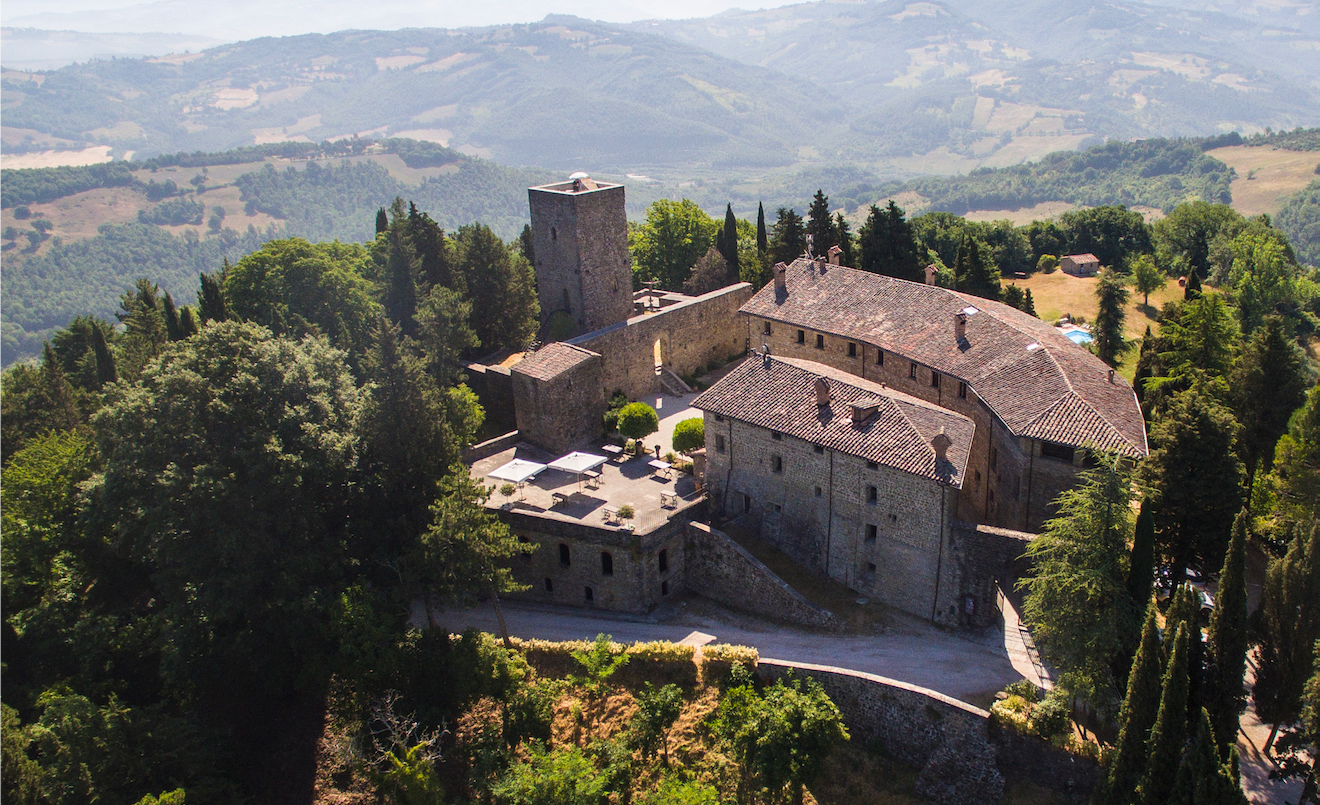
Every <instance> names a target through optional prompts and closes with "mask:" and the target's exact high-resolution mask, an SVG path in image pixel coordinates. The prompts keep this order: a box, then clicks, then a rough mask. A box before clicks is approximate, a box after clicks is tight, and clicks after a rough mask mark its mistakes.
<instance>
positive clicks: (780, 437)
mask: <svg viewBox="0 0 1320 805" xmlns="http://www.w3.org/2000/svg"><path fill="white" fill-rule="evenodd" d="M770 438H771V439H774V440H775V441H776V442H782V441H784V434H782V433H780V432H779V431H777V430H772V431H770Z"/></svg>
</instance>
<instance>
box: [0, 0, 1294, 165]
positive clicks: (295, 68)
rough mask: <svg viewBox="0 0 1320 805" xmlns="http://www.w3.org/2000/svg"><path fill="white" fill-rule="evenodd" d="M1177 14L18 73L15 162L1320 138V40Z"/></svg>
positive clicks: (823, 151)
mask: <svg viewBox="0 0 1320 805" xmlns="http://www.w3.org/2000/svg"><path fill="white" fill-rule="evenodd" d="M1169 3H1170V4H1168V5H1150V4H1141V3H1134V2H1098V1H1096V0H1081V2H1076V1H1075V0H1024V1H1023V2H1015V3H1014V2H1007V0H988V1H986V2H981V1H980V0H978V1H977V2H972V0H940V2H924V1H923V2H909V0H885V2H872V1H870V0H863V1H862V2H821V3H807V4H800V5H793V6H786V7H783V8H779V9H773V10H768V11H758V12H742V11H734V12H727V13H725V14H721V15H718V16H716V17H711V18H706V19H700V20H686V21H656V22H648V23H635V24H630V25H608V24H603V23H594V22H588V21H585V20H581V19H577V18H569V17H549V18H546V19H545V20H543V21H542V22H539V23H533V24H527V25H504V26H494V27H487V28H476V29H462V30H442V29H408V30H400V31H345V32H340V33H335V34H328V35H322V34H314V35H304V36H295V37H287V38H263V39H255V40H250V41H245V42H239V43H235V44H227V45H223V46H219V47H215V48H211V49H209V50H205V51H203V52H194V53H190V54H178V55H174V56H166V57H155V58H147V59H115V60H102V61H92V62H90V63H86V64H78V65H72V66H69V67H65V68H63V69H60V70H57V71H54V72H47V73H34V74H29V73H21V72H15V71H10V70H6V71H5V72H4V73H3V77H2V79H0V101H2V103H3V114H4V127H3V132H0V134H3V152H4V153H5V154H6V155H12V154H17V153H23V152H34V151H42V150H46V149H51V148H62V149H74V150H76V149H80V148H84V147H86V146H89V145H94V146H99V147H101V151H100V152H97V153H94V154H93V157H97V155H98V154H99V153H106V152H108V153H109V154H110V155H112V156H117V157H122V156H124V155H126V154H128V153H129V152H133V153H134V154H135V155H136V156H137V157H138V158H141V157H143V156H150V155H153V154H159V153H168V152H174V151H191V150H195V149H204V150H210V151H219V150H224V149H228V148H232V147H235V146H241V145H248V144H254V143H266V142H275V141H280V140H295V141H299V140H305V141H320V140H323V139H328V138H335V137H345V136H352V135H354V134H359V135H363V136H372V137H380V136H391V135H398V136H404V137H413V138H417V139H424V140H432V141H436V142H440V143H442V144H446V145H448V146H450V147H453V148H456V149H457V150H459V151H461V152H463V153H467V154H471V155H480V156H484V157H489V158H492V159H494V160H496V161H498V162H502V163H504V164H508V165H536V166H540V167H543V168H548V169H553V170H565V169H578V168H586V169H589V170H596V171H605V172H612V173H618V174H625V175H627V174H632V175H633V176H634V177H644V176H652V177H656V178H664V179H667V180H669V181H671V182H674V183H677V184H679V185H681V184H682V182H684V181H693V182H711V181H715V182H733V183H737V182H739V181H743V180H747V181H763V180H764V178H765V177H766V176H767V175H783V176H784V177H792V176H794V175H806V176H810V177H815V176H817V175H820V174H822V173H829V172H831V171H842V172H843V173H845V174H847V175H848V176H849V177H850V179H851V180H858V178H859V177H861V178H863V179H874V180H882V179H886V178H891V177H907V176H913V175H917V174H921V173H959V172H966V171H968V170H970V169H972V168H975V167H978V166H1002V165H1012V164H1017V163H1020V162H1022V161H1023V160H1026V159H1032V158H1036V157H1039V156H1041V155H1043V154H1045V153H1048V152H1052V151H1058V150H1066V149H1073V148H1078V147H1081V146H1084V145H1088V144H1093V143H1096V142H1100V141H1102V140H1104V139H1106V138H1120V139H1129V138H1135V137H1146V136H1182V135H1205V134H1213V133H1216V132H1219V131H1227V130H1232V129H1236V130H1240V131H1254V130H1259V129H1262V128H1265V127H1267V126H1268V127H1273V128H1275V129H1280V128H1292V127H1294V126H1297V125H1306V126H1311V125H1317V124H1320V17H1318V15H1314V14H1305V13H1302V12H1304V11H1305V10H1306V9H1305V8H1304V7H1302V6H1300V5H1299V6H1290V5H1288V3H1287V2H1277V3H1272V4H1270V5H1260V6H1257V5H1254V4H1252V3H1249V2H1228V0H1224V2H1215V0H1208V2H1199V3H1193V2H1191V0H1169ZM60 159H61V157H60V156H59V155H54V156H52V160H53V161H52V163H51V164H55V163H57V162H59V161H60ZM635 181H636V182H642V181H644V178H638V179H635ZM785 181H791V179H788V178H786V179H785Z"/></svg>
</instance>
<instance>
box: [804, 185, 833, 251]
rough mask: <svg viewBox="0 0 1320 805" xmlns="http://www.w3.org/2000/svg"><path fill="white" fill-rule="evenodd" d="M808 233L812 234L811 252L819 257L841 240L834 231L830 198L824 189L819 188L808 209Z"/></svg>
mask: <svg viewBox="0 0 1320 805" xmlns="http://www.w3.org/2000/svg"><path fill="white" fill-rule="evenodd" d="M806 234H807V235H810V236H811V253H812V254H813V255H815V256H817V257H821V256H823V255H824V254H826V253H827V252H828V251H829V249H830V247H831V246H834V245H835V244H837V243H838V242H839V238H838V233H836V232H835V231H834V217H833V216H831V215H830V200H829V197H828V196H826V195H825V192H824V191H823V190H817V191H816V195H815V197H814V198H812V200H811V207H810V208H809V209H808V210H807V224H806Z"/></svg>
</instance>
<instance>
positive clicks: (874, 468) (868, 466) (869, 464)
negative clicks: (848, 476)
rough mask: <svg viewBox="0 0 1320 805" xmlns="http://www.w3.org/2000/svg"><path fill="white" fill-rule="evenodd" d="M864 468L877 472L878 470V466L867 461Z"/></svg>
mask: <svg viewBox="0 0 1320 805" xmlns="http://www.w3.org/2000/svg"><path fill="white" fill-rule="evenodd" d="M866 468H867V469H868V470H878V469H880V465H879V464H877V463H875V462H874V461H868V462H866Z"/></svg>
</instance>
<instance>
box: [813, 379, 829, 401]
mask: <svg viewBox="0 0 1320 805" xmlns="http://www.w3.org/2000/svg"><path fill="white" fill-rule="evenodd" d="M815 386H816V407H817V408H822V407H825V406H828V405H829V404H830V384H829V381H828V380H826V379H825V378H823V377H818V378H816V383H815Z"/></svg>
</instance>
